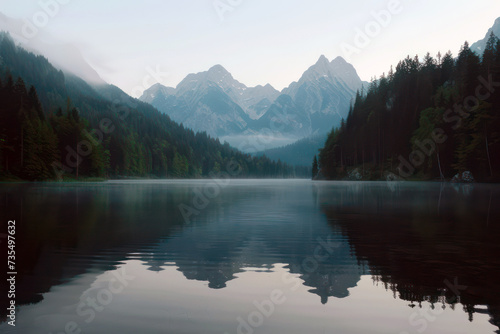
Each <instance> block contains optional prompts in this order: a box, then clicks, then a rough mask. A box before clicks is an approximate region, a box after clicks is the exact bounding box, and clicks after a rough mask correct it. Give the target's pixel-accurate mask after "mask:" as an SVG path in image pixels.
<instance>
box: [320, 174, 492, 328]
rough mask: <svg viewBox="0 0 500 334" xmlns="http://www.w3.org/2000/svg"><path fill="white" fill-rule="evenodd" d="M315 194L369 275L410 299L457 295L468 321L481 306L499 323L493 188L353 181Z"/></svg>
mask: <svg viewBox="0 0 500 334" xmlns="http://www.w3.org/2000/svg"><path fill="white" fill-rule="evenodd" d="M316 195H317V200H318V202H319V203H321V205H322V207H323V211H324V212H325V214H326V215H327V217H328V219H329V220H330V224H331V225H332V227H334V228H337V229H341V230H342V233H343V234H344V235H345V236H346V237H347V238H348V239H349V242H350V243H351V245H352V248H353V250H354V251H355V253H356V255H357V256H358V258H360V259H363V260H366V261H367V262H368V263H369V266H370V269H371V272H372V274H373V276H374V279H375V280H378V281H381V282H383V283H384V284H386V288H387V289H390V290H392V291H394V293H395V294H398V295H399V297H400V298H401V299H403V300H407V301H410V302H411V303H410V306H412V307H413V306H415V305H419V304H420V303H421V302H423V301H428V302H430V303H432V304H440V303H443V302H444V303H445V304H448V306H451V307H455V304H456V303H457V302H460V303H461V304H462V305H464V311H466V312H467V313H469V316H470V319H471V320H472V319H473V316H474V313H475V312H478V313H484V310H483V309H482V307H479V306H483V305H487V307H488V312H489V313H490V315H491V317H492V318H491V323H493V324H495V325H496V326H500V287H499V282H500V258H499V257H498V255H499V254H500V244H499V242H498V240H499V239H500V225H499V222H500V219H499V218H500V210H499V209H500V203H499V199H500V197H499V196H498V195H499V190H498V188H495V187H494V186H487V185H473V186H471V185H468V186H466V185H465V186H457V185H455V186H452V185H440V184H435V185H431V186H429V185H426V186H420V185H419V184H412V183H389V184H384V183H379V184H376V185H374V184H364V183H359V184H355V185H353V186H350V187H321V186H319V187H317V192H316ZM441 306H442V305H440V307H441Z"/></svg>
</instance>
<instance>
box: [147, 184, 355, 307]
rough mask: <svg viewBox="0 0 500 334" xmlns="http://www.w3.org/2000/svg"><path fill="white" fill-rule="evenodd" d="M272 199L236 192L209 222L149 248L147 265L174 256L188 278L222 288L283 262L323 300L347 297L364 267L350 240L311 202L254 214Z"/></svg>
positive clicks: (157, 267) (155, 267)
mask: <svg viewBox="0 0 500 334" xmlns="http://www.w3.org/2000/svg"><path fill="white" fill-rule="evenodd" d="M233 195H234V194H233ZM299 198H300V195H299ZM302 198H303V196H302ZM273 200H275V199H262V198H260V197H259V196H254V197H253V198H252V196H251V195H250V198H249V195H248V194H247V196H246V198H245V200H242V201H239V200H238V197H236V198H234V199H233V204H232V205H231V206H230V207H228V208H225V210H217V209H214V210H211V211H210V212H209V213H208V214H207V215H208V220H209V221H210V223H208V224H204V223H203V222H199V223H197V224H196V226H193V227H192V228H189V227H188V228H185V229H183V230H182V231H181V232H180V233H178V234H176V235H174V236H172V237H171V238H169V239H165V240H161V241H159V242H158V243H157V244H155V246H154V247H151V248H149V252H151V256H150V258H149V259H147V265H148V266H150V270H154V271H157V270H161V268H162V267H163V266H165V265H166V264H167V263H169V262H170V263H172V262H173V263H175V266H177V267H178V270H179V271H181V272H182V273H183V274H184V276H185V277H186V278H187V279H193V280H198V281H207V282H208V285H209V287H210V288H214V289H221V288H225V287H226V284H227V282H229V281H231V280H233V279H235V278H237V275H236V274H238V273H241V272H244V271H245V268H261V270H263V271H271V270H272V268H273V264H278V263H284V264H287V268H288V269H289V270H290V272H291V273H292V274H298V275H300V278H301V279H302V280H303V281H304V282H303V284H304V285H305V286H308V287H311V288H312V289H311V290H310V292H311V293H314V294H317V295H318V296H320V297H321V301H322V302H323V303H326V302H327V300H328V297H336V298H344V297H347V296H348V295H349V292H348V289H349V288H352V287H354V286H356V284H357V282H358V281H359V280H360V277H361V275H362V274H363V272H364V269H363V267H362V266H360V264H359V263H358V261H357V259H356V257H355V256H354V255H353V253H352V251H351V247H350V245H349V243H348V242H347V241H346V240H345V239H344V238H343V237H342V236H341V235H340V234H339V233H336V232H334V231H333V232H332V229H331V227H329V226H328V225H327V224H326V221H325V219H324V217H322V215H318V212H317V211H315V212H314V211H312V210H311V209H313V210H315V209H314V206H301V205H298V206H296V207H295V208H293V207H292V206H287V209H291V210H293V211H289V212H286V213H285V212H280V211H279V210H280V209H279V208H278V209H276V210H277V212H276V214H275V215H273V214H272V216H274V217H275V218H273V221H265V220H258V219H255V218H256V214H255V212H256V211H255V209H256V208H259V207H260V208H266V207H267V206H268V205H269V204H268V203H269V202H273ZM307 200H309V199H307ZM222 201H224V199H222ZM252 211H253V214H250V212H252ZM245 213H248V215H246V214H245ZM266 216H269V212H268V213H267V214H266ZM206 219H207V218H206V217H205V218H204V220H206Z"/></svg>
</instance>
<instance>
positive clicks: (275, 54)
mask: <svg viewBox="0 0 500 334" xmlns="http://www.w3.org/2000/svg"><path fill="white" fill-rule="evenodd" d="M44 3H46V4H52V5H50V6H48V8H49V10H48V12H49V14H51V15H52V16H53V17H51V16H49V15H45V14H43V10H44V9H43V7H44V6H43V5H42V4H44ZM54 3H57V4H59V3H65V4H59V5H58V7H59V8H55V7H54ZM397 3H399V6H394V4H397ZM216 5H217V6H218V8H219V9H218V10H217V9H216ZM391 6H392V7H391ZM389 7H390V8H393V7H394V8H396V10H393V12H394V13H395V14H391V17H389V18H387V17H384V19H387V20H386V22H384V24H383V25H384V26H382V25H380V24H374V22H375V19H374V17H373V15H372V13H373V12H380V11H382V10H387V9H388V8H389ZM51 10H54V12H53V13H52V12H51ZM41 11H42V12H41ZM46 11H47V10H46ZM0 12H2V13H4V14H6V15H7V16H10V17H13V18H20V19H28V20H30V21H32V22H33V21H34V18H37V19H39V20H41V21H39V22H42V23H46V24H43V27H41V28H40V30H41V31H42V32H43V35H44V36H51V38H53V39H55V40H58V41H61V42H65V43H72V44H74V45H76V46H77V47H78V48H79V49H80V50H81V52H82V53H83V55H84V57H85V58H86V59H87V60H88V62H89V63H90V64H91V65H92V66H93V67H94V68H95V69H96V70H97V72H98V73H99V74H100V75H101V77H102V78H103V79H105V80H106V81H107V82H109V83H112V84H115V85H117V86H119V87H120V88H122V89H124V90H125V91H127V92H128V93H132V92H135V91H137V88H142V89H144V88H147V87H144V84H143V81H144V79H145V78H148V75H149V74H148V72H150V71H151V70H155V69H156V70H158V71H159V72H162V73H165V72H168V73H169V74H168V75H163V76H161V77H160V78H159V80H161V81H162V83H163V84H165V85H169V86H176V85H177V84H178V83H179V82H180V81H181V80H182V79H183V78H184V77H185V76H186V75H187V74H189V73H193V72H200V71H205V70H207V69H208V68H210V67H211V66H213V65H215V64H221V65H223V66H224V67H225V68H226V69H227V70H229V71H230V72H231V73H232V74H233V76H234V77H235V78H236V79H238V80H239V81H241V82H243V83H244V84H246V85H248V86H255V85H258V84H262V85H264V84H266V83H270V84H272V85H273V86H274V87H275V88H277V89H282V88H284V87H285V86H288V85H289V84H290V83H291V82H292V81H295V80H298V79H299V78H300V76H301V74H302V73H303V72H304V71H305V70H306V69H307V68H308V67H309V66H311V65H312V64H314V63H315V62H316V60H317V59H318V58H319V56H320V55H321V54H324V55H326V56H327V57H328V58H329V59H330V60H331V59H333V58H335V57H337V56H343V57H344V58H346V59H347V60H348V61H350V62H351V63H352V64H353V65H354V66H355V67H356V69H357V70H358V73H359V75H360V77H361V78H362V79H363V80H367V81H369V80H370V78H371V77H373V76H377V77H378V76H380V75H381V74H382V73H383V72H387V70H388V69H389V67H390V65H391V64H392V65H395V64H396V63H397V62H398V61H399V60H400V59H402V58H404V57H405V56H406V55H408V54H410V55H412V56H414V55H415V54H420V55H424V54H425V53H426V52H427V51H429V52H431V53H432V54H436V53H437V52H438V51H442V52H446V51H447V50H451V51H452V52H453V53H454V54H456V53H457V52H458V50H459V48H460V46H461V45H462V44H463V42H464V41H465V40H468V41H470V42H471V43H472V42H475V41H477V40H479V39H482V38H483V37H484V36H485V34H486V31H487V30H488V28H490V27H491V26H492V25H493V23H494V21H495V19H496V18H497V17H499V16H500V1H498V0H476V1H470V0H454V1H436V0H433V1H431V0H401V1H397V0H383V1H374V0H359V1H346V0H344V1H335V0H328V1H326V0H309V1H305V0H215V1H214V0H185V1H181V0H141V1H137V0H135V1H133V0H105V1H102V0H100V1H97V0H21V1H11V0H0ZM44 15H45V16H44ZM44 18H48V20H46V22H44V21H43V19H44ZM366 29H368V31H369V32H370V34H371V35H372V36H373V37H370V38H369V44H368V45H366V46H363V45H360V44H359V43H357V45H356V43H355V37H356V35H357V32H359V31H363V30H366ZM346 45H351V46H352V47H355V48H357V50H356V53H352V54H351V55H350V56H349V54H347V53H346V52H345V51H343V47H344V48H345V47H346ZM359 46H361V47H359ZM351 50H352V49H351ZM153 81H158V80H146V83H147V85H150V84H152V83H154V82H153ZM134 95H137V94H134Z"/></svg>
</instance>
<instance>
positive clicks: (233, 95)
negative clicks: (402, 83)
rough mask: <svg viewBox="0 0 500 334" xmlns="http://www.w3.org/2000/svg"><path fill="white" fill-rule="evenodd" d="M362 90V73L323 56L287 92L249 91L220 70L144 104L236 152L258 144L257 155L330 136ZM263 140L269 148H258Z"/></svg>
mask: <svg viewBox="0 0 500 334" xmlns="http://www.w3.org/2000/svg"><path fill="white" fill-rule="evenodd" d="M362 87H363V82H362V81H361V79H360V78H359V76H358V74H357V72H356V69H355V68H354V67H353V66H352V65H351V64H349V63H347V62H346V61H345V60H344V59H343V58H342V57H337V58H335V59H334V60H333V61H331V62H330V61H329V60H328V59H327V58H326V57H325V56H321V57H320V58H319V59H318V61H317V62H316V64H314V65H313V66H311V67H310V68H309V69H308V70H307V71H306V72H305V73H304V74H303V75H302V77H301V78H300V79H299V80H298V81H297V82H293V83H292V84H290V86H289V87H287V88H285V89H283V91H281V92H280V91H278V90H276V89H275V88H273V87H272V86H271V85H269V84H267V85H265V86H256V87H247V86H246V85H244V84H242V83H241V82H239V81H238V80H236V79H235V78H233V76H232V75H231V73H229V72H228V71H227V70H226V69H225V68H224V67H223V66H221V65H216V66H214V67H212V68H210V69H209V70H208V71H206V72H201V73H196V74H189V75H188V76H187V77H186V78H185V79H184V80H182V81H181V83H179V85H178V86H177V87H175V88H173V87H165V86H163V85H161V84H156V85H154V86H152V87H151V88H149V89H148V90H146V91H145V92H144V94H143V95H142V97H141V98H140V100H142V101H143V102H147V103H150V104H152V105H153V106H154V107H156V108H157V109H158V110H160V111H162V112H164V113H166V114H168V115H169V116H170V117H171V118H172V119H173V120H174V121H177V122H179V123H182V124H183V125H184V126H186V127H188V128H191V129H193V130H195V131H201V132H207V133H208V134H209V135H211V136H214V137H219V138H221V139H223V140H226V141H228V142H229V143H230V144H232V145H233V146H236V147H241V148H242V145H241V143H240V142H239V141H238V139H240V140H241V139H242V138H253V139H254V140H255V141H256V143H255V144H254V145H250V148H247V149H246V150H247V151H252V150H253V151H257V150H258V148H260V149H266V148H271V147H273V144H274V146H279V145H276V143H279V144H283V143H290V142H293V141H295V140H297V139H301V138H305V137H308V136H310V135H313V134H316V133H326V132H328V131H330V130H331V129H332V127H333V126H336V125H339V124H340V122H341V120H342V119H343V118H344V119H345V118H346V117H347V113H348V111H349V106H350V104H351V101H352V99H353V98H354V96H355V94H356V92H357V91H358V90H361V88H362ZM262 136H265V137H266V143H264V144H262V143H257V142H258V139H257V138H259V137H262ZM266 144H268V146H266ZM242 149H245V148H242Z"/></svg>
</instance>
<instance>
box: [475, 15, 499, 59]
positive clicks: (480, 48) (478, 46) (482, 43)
mask: <svg viewBox="0 0 500 334" xmlns="http://www.w3.org/2000/svg"><path fill="white" fill-rule="evenodd" d="M491 33H493V34H495V36H497V37H500V17H499V18H497V19H496V20H495V23H494V24H493V26H492V27H491V28H490V29H489V30H488V32H487V33H486V35H485V36H484V38H483V39H482V40H479V41H477V42H476V43H474V44H472V45H471V47H470V48H471V50H472V51H474V52H476V53H477V54H478V55H482V54H483V52H484V49H485V48H486V42H488V39H489V38H490V35H491Z"/></svg>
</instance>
